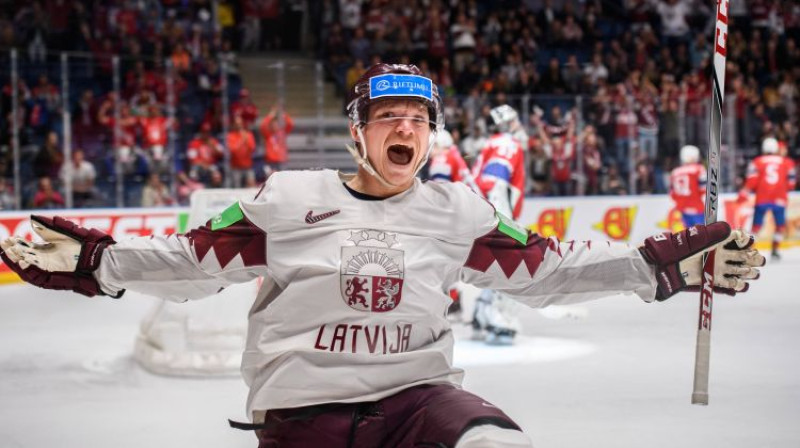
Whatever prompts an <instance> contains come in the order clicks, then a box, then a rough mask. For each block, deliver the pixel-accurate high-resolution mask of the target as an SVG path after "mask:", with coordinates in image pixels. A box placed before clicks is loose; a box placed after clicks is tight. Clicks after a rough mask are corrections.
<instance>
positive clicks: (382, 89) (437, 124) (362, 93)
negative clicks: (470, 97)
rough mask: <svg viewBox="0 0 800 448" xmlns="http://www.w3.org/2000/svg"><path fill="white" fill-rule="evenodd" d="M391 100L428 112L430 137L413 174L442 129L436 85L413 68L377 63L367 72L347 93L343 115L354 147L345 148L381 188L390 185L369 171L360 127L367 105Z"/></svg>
mask: <svg viewBox="0 0 800 448" xmlns="http://www.w3.org/2000/svg"><path fill="white" fill-rule="evenodd" d="M393 98H394V99H397V98H406V99H413V100H417V101H420V102H421V103H422V104H424V105H425V107H427V109H428V117H429V118H428V119H429V120H430V128H431V136H430V139H429V141H428V148H427V151H426V153H425V156H424V157H423V158H422V160H421V161H420V163H419V165H418V166H417V168H416V170H417V172H419V170H420V169H422V167H423V166H424V165H425V163H426V162H427V161H428V157H429V156H430V153H431V149H432V148H433V143H434V140H435V139H436V135H437V134H438V133H439V132H440V131H442V130H443V129H444V106H443V104H442V98H441V97H440V96H439V90H438V88H437V87H436V83H434V82H433V81H432V80H431V79H430V78H428V77H426V76H424V75H423V74H422V71H421V70H420V69H419V68H418V67H417V66H416V65H410V64H408V65H407V64H385V63H379V64H375V65H373V66H372V67H370V68H369V69H367V71H366V72H364V74H362V75H361V77H360V78H358V81H356V83H355V85H354V86H353V88H352V89H350V91H348V92H347V100H348V103H347V116H348V117H349V118H350V120H351V121H352V122H353V124H355V126H356V132H357V133H358V142H357V143H358V145H357V147H352V146H350V145H348V146H347V149H348V151H350V154H352V155H353V158H354V159H355V160H356V162H357V163H358V164H359V165H361V166H362V167H363V168H364V169H365V170H366V171H367V172H368V173H369V174H371V175H372V176H374V177H375V178H377V179H378V180H379V181H380V182H381V183H383V184H385V185H391V184H389V182H388V181H387V180H386V179H384V178H383V176H381V175H380V174H379V173H378V172H377V171H376V170H375V168H373V166H372V164H371V163H370V161H369V159H368V158H367V147H366V143H365V141H364V135H363V127H364V126H365V125H366V123H367V116H368V114H369V107H370V105H372V104H373V103H376V102H379V101H383V100H387V99H393Z"/></svg>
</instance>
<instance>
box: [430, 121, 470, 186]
mask: <svg viewBox="0 0 800 448" xmlns="http://www.w3.org/2000/svg"><path fill="white" fill-rule="evenodd" d="M428 178H429V179H430V180H432V181H436V182H463V183H465V184H466V185H467V186H469V187H470V188H471V189H472V190H473V191H476V192H480V189H479V188H478V186H477V185H476V184H475V179H474V178H473V177H472V173H471V172H470V170H469V167H468V166H467V162H465V161H464V158H463V157H461V153H460V152H458V147H457V146H456V145H455V144H454V143H453V136H452V135H450V132H448V131H447V130H446V129H442V130H441V131H439V132H438V133H437V134H436V139H435V140H434V143H433V149H432V150H431V157H430V166H429V167H428Z"/></svg>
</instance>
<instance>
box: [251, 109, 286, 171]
mask: <svg viewBox="0 0 800 448" xmlns="http://www.w3.org/2000/svg"><path fill="white" fill-rule="evenodd" d="M292 129H294V121H292V117H291V116H290V115H289V114H288V113H286V112H285V111H283V110H282V108H279V107H278V106H277V105H276V106H272V109H270V111H269V114H267V116H266V117H264V119H263V120H262V121H261V125H260V126H259V130H260V131H261V138H262V140H263V141H264V162H266V167H265V170H266V173H265V174H266V175H267V177H269V175H270V174H272V173H273V172H275V171H280V170H281V169H283V164H284V163H286V160H287V159H288V157H289V147H288V145H287V142H286V139H287V136H288V135H289V133H290V132H292Z"/></svg>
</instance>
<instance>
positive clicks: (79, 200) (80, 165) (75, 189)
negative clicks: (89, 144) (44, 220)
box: [61, 149, 97, 208]
mask: <svg viewBox="0 0 800 448" xmlns="http://www.w3.org/2000/svg"><path fill="white" fill-rule="evenodd" d="M68 166H69V167H70V169H71V173H69V174H68V173H67V167H68ZM96 177H97V172H96V171H95V168H94V165H92V164H91V163H89V162H88V161H86V159H85V158H84V153H83V150H81V149H75V150H73V151H72V162H71V163H69V164H66V163H65V164H64V166H62V167H61V180H62V182H64V185H66V184H67V183H68V182H72V197H73V199H74V206H75V207H76V208H81V207H86V206H87V205H88V204H90V203H91V201H93V200H94V199H95V198H96V195H97V192H96V191H95V184H94V182H95V178H96Z"/></svg>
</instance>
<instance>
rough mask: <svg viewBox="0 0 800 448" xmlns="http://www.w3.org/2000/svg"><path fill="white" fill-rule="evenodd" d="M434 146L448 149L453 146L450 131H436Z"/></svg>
mask: <svg viewBox="0 0 800 448" xmlns="http://www.w3.org/2000/svg"><path fill="white" fill-rule="evenodd" d="M434 146H436V147H437V148H439V149H448V148H450V147H451V146H453V136H452V135H450V131H448V130H447V129H442V130H441V131H439V132H437V133H436V139H435V140H434Z"/></svg>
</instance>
